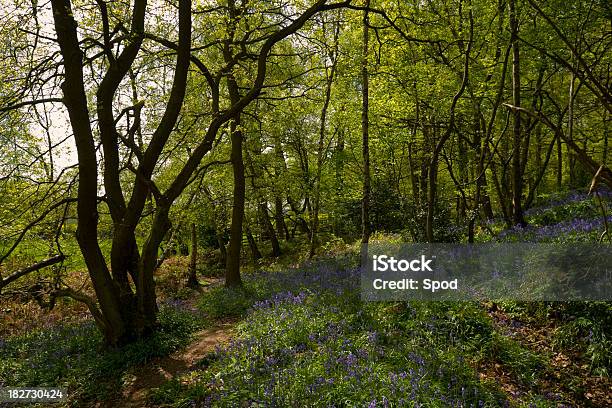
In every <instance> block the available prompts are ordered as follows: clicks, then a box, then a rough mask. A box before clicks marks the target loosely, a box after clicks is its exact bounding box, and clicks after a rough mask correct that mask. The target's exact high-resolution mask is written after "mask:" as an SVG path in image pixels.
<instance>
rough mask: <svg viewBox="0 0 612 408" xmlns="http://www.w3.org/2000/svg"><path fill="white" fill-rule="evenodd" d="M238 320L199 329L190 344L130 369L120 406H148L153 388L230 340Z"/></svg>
mask: <svg viewBox="0 0 612 408" xmlns="http://www.w3.org/2000/svg"><path fill="white" fill-rule="evenodd" d="M235 323H236V321H235V320H227V321H224V322H218V323H217V324H216V325H215V326H213V327H209V328H207V329H204V330H201V331H199V332H197V333H196V334H195V335H194V339H195V340H194V341H193V342H192V343H191V344H190V345H189V346H187V348H185V349H182V350H179V351H177V352H175V353H173V354H171V355H169V356H167V357H163V358H159V359H155V360H153V361H151V362H149V363H147V364H145V365H143V366H140V367H136V368H134V369H132V370H130V372H129V373H128V374H127V378H128V379H127V380H126V384H125V386H124V388H123V392H122V397H121V401H120V406H121V407H124V408H131V407H144V406H146V405H147V396H148V393H149V390H150V389H152V388H156V387H159V386H161V385H162V384H163V383H165V382H166V381H168V380H170V379H172V378H173V377H175V376H177V375H180V374H181V373H184V372H186V371H188V370H189V369H191V367H193V365H194V364H195V363H197V362H198V361H199V360H201V359H202V358H203V357H204V356H206V355H207V354H208V353H210V352H211V351H213V350H214V349H215V347H216V346H217V345H221V344H224V343H226V342H227V341H228V340H229V339H230V337H231V336H232V334H233V327H234V324H235ZM115 406H116V405H115Z"/></svg>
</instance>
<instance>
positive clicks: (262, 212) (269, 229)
mask: <svg viewBox="0 0 612 408" xmlns="http://www.w3.org/2000/svg"><path fill="white" fill-rule="evenodd" d="M257 207H258V209H259V218H260V220H261V222H262V224H263V226H264V228H265V230H266V233H267V235H268V237H269V238H270V243H271V245H272V254H271V255H272V256H273V257H279V256H281V248H280V243H279V242H278V237H277V236H276V232H275V231H274V226H273V225H272V221H270V217H269V216H268V206H267V204H266V203H265V202H262V203H259V205H258V206H257Z"/></svg>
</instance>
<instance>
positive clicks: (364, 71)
mask: <svg viewBox="0 0 612 408" xmlns="http://www.w3.org/2000/svg"><path fill="white" fill-rule="evenodd" d="M365 7H366V10H364V12H363V54H362V61H361V86H362V88H361V142H362V156H363V197H362V200H361V244H362V247H363V246H364V245H366V244H367V243H368V242H369V241H370V233H371V231H370V122H369V118H368V114H369V74H368V49H369V39H370V36H369V27H368V25H369V16H368V10H367V8H368V7H370V0H366V2H365Z"/></svg>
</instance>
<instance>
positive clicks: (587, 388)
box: [481, 310, 612, 407]
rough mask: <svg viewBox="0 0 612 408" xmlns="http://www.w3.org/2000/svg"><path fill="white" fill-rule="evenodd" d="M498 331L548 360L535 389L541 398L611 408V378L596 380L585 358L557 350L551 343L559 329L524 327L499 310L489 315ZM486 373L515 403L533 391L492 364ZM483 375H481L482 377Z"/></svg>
mask: <svg viewBox="0 0 612 408" xmlns="http://www.w3.org/2000/svg"><path fill="white" fill-rule="evenodd" d="M489 315H490V316H491V317H492V318H493V322H494V325H495V327H496V328H497V330H499V331H500V332H501V333H502V334H503V335H505V336H508V337H510V338H512V339H513V340H516V341H518V342H519V343H520V344H521V345H522V346H523V347H526V348H528V349H530V350H531V351H532V352H534V353H537V354H540V355H543V356H548V358H549V359H550V367H548V368H547V369H546V373H545V375H544V376H543V378H541V379H540V380H539V381H538V383H537V384H533V385H532V387H534V388H535V389H537V390H538V392H539V393H540V394H541V395H554V394H556V395H557V396H558V398H560V399H563V400H565V401H566V403H569V404H571V406H576V407H582V406H585V407H611V406H612V394H610V389H612V382H611V381H610V379H609V378H605V377H597V376H593V375H592V374H591V373H590V371H589V369H588V364H587V362H586V361H584V358H583V357H581V356H580V355H578V354H577V353H572V352H571V351H568V350H560V349H555V348H554V347H553V346H552V343H551V336H552V333H553V332H554V331H555V329H556V327H555V324H554V323H552V322H551V323H549V324H548V325H543V326H535V325H530V324H523V323H521V322H519V321H517V320H513V319H512V318H511V317H510V316H508V315H507V314H505V313H503V312H502V311H500V310H495V311H492V312H489ZM481 368H482V369H483V371H485V372H487V374H488V377H490V378H496V379H497V380H498V382H499V383H500V384H501V388H502V389H504V391H506V392H507V393H508V395H510V396H511V397H512V398H513V399H514V400H515V401H517V402H524V401H520V398H516V396H517V395H521V394H522V395H523V396H525V395H528V393H529V391H530V390H531V388H530V387H526V386H525V385H521V384H519V383H518V382H517V381H515V379H514V378H513V376H512V375H509V374H508V373H507V372H505V370H504V367H503V366H502V365H500V364H491V365H490V366H489V367H481ZM481 375H482V374H481Z"/></svg>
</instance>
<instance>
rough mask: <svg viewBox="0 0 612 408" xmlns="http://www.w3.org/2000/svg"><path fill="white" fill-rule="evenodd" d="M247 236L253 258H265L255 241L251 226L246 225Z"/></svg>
mask: <svg viewBox="0 0 612 408" xmlns="http://www.w3.org/2000/svg"><path fill="white" fill-rule="evenodd" d="M246 236H247V241H248V243H249V248H250V249H251V256H252V257H253V260H254V261H256V260H258V259H261V258H263V255H261V252H260V251H259V248H258V247H257V242H256V241H255V238H254V237H253V233H252V232H251V229H250V228H249V227H246Z"/></svg>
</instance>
